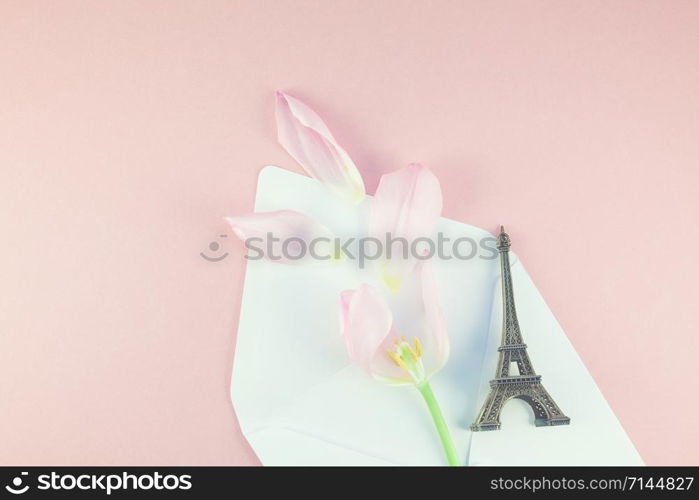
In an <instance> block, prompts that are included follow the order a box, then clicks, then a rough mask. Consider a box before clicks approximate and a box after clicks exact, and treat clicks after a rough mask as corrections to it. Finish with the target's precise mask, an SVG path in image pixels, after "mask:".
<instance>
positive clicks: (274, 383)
mask: <svg viewBox="0 0 699 500" xmlns="http://www.w3.org/2000/svg"><path fill="white" fill-rule="evenodd" d="M367 205H368V202H365V203H363V204H362V205H360V206H359V207H358V208H351V207H347V206H346V205H344V204H343V203H342V202H339V201H336V200H335V198H334V197H333V196H332V195H331V194H329V193H327V192H326V190H325V189H324V188H323V187H322V186H320V185H319V184H318V183H317V182H316V181H314V180H312V179H310V178H307V177H304V176H302V175H298V174H294V173H292V172H289V171H286V170H283V169H280V168H278V167H273V166H268V167H265V168H264V169H263V170H262V171H261V173H260V176H259V181H258V186H257V198H256V202H255V211H257V212H267V211H272V210H281V209H292V210H297V211H300V212H303V213H305V214H307V215H309V216H312V217H314V218H315V219H316V220H318V221H319V222H321V223H323V224H325V225H326V226H327V227H329V228H330V229H331V230H333V232H335V234H337V235H338V236H340V237H350V236H356V235H363V234H365V232H366V231H365V224H366V213H367ZM497 222H499V221H497ZM438 230H440V231H442V232H443V233H444V234H445V235H446V236H447V237H450V238H451V239H452V240H454V239H456V238H460V237H470V238H472V239H473V240H474V241H480V240H481V239H482V238H485V237H489V236H492V235H490V234H489V233H488V232H487V231H484V230H482V229H478V228H476V227H473V226H469V225H467V224H463V223H460V222H456V221H452V220H449V219H441V221H440V223H439V227H438ZM516 244H517V243H516V241H515V242H513V246H515V247H516ZM486 257H490V258H486ZM511 262H512V273H513V281H514V287H515V297H516V301H517V311H518V314H519V318H520V325H521V327H522V333H523V336H524V339H525V342H526V343H527V344H528V345H529V349H528V351H529V355H530V357H531V359H532V362H533V364H534V367H535V369H536V370H537V372H538V373H539V374H541V375H542V376H543V383H544V385H545V387H546V388H547V389H548V390H549V392H550V393H551V395H552V396H553V397H554V399H555V400H556V401H557V403H558V404H559V406H560V407H561V408H562V409H563V411H564V412H565V413H566V414H567V415H568V416H569V417H571V419H572V424H571V425H570V426H561V427H545V428H543V427H534V426H533V415H531V411H529V410H528V413H527V411H523V410H525V409H524V408H521V407H519V406H518V405H517V403H518V401H517V402H509V403H508V405H507V406H506V407H505V411H504V412H503V418H502V420H503V426H502V429H501V430H499V431H491V432H485V433H483V432H482V433H472V432H471V431H470V430H469V426H470V425H471V423H473V420H474V419H475V417H476V415H477V413H478V411H479V409H480V406H481V405H482V403H483V399H484V398H485V396H486V393H485V391H486V389H487V385H488V380H489V379H490V378H491V377H492V375H493V374H494V373H495V365H494V363H495V361H496V359H497V350H496V349H497V346H498V345H499V342H500V339H499V335H500V325H499V317H500V311H499V308H500V297H499V262H498V260H497V259H493V258H492V254H491V253H489V252H485V251H482V252H479V255H478V256H476V257H475V258H472V259H469V260H458V259H452V260H439V259H434V265H435V271H436V277H437V280H438V284H439V292H440V303H441V305H442V309H443V312H444V315H445V320H446V324H447V328H448V331H449V337H450V342H451V357H450V359H449V362H448V364H447V366H446V367H445V369H444V370H442V371H441V372H439V373H438V374H437V375H435V377H434V378H433V379H432V387H433V389H434V392H435V394H436V396H437V398H438V400H439V402H440V405H441V407H442V411H443V412H444V415H445V418H446V420H447V422H448V424H449V426H450V428H451V430H452V435H453V438H454V441H455V443H456V447H457V450H458V452H459V455H460V456H461V458H462V461H463V463H464V464H472V465H486V464H487V465H496V464H530V465H546V464H551V465H564V464H588V465H595V464H641V463H642V462H641V459H640V457H639V456H638V454H637V452H636V450H635V449H634V447H633V445H632V444H631V442H630V441H629V439H628V437H627V436H626V434H625V433H624V431H623V429H622V427H621V425H620V424H619V422H618V421H617V419H616V418H615V416H614V414H613V413H612V411H611V409H610V408H609V406H608V405H607V403H606V402H605V400H604V398H603V396H602V395H601V393H600V392H599V390H598V389H597V387H596V385H595V383H594V381H593V380H592V378H591V377H590V375H589V373H588V372H587V370H586V369H585V367H584V365H583V364H582V362H581V361H580V359H579V358H578V356H577V354H576V353H575V350H574V349H573V347H572V345H571V344H570V343H569V342H568V340H567V338H566V336H565V334H564V332H563V331H562V330H561V328H560V326H559V325H558V323H557V322H556V320H555V318H554V317H553V314H552V313H551V311H550V310H549V309H548V307H547V306H546V304H545V303H544V301H543V299H542V298H541V296H540V295H539V293H538V291H537V290H536V287H535V286H534V285H533V283H532V282H531V280H530V279H529V276H528V275H527V274H526V272H525V271H524V269H523V267H522V266H521V264H519V263H518V260H517V258H516V256H515V255H514V254H511ZM351 264H352V263H351V262H345V263H344V264H340V265H332V264H330V265H326V266H324V265H310V266H290V265H280V264H274V263H270V262H267V261H259V260H258V261H252V260H251V261H249V262H248V264H247V271H246V276H245V285H244V289H243V300H242V305H241V312H240V324H239V327H238V337H237V344H236V350H235V360H234V365H233V375H232V383H231V397H232V400H233V405H234V407H235V410H236V414H237V416H238V420H239V422H240V426H241V428H242V431H243V434H244V435H245V437H246V438H247V439H248V442H249V443H250V445H251V446H252V447H253V449H254V450H255V452H256V454H257V456H258V457H259V458H260V460H261V461H262V463H263V464H265V465H444V464H445V459H444V455H443V452H442V449H441V447H440V445H439V440H438V438H437V435H436V431H435V430H434V427H433V424H432V421H431V419H430V417H429V413H428V411H427V409H426V407H425V405H424V402H423V401H422V399H421V397H420V395H419V393H418V392H417V391H416V390H415V389H413V388H412V387H392V386H386V385H383V384H381V383H379V382H377V381H375V380H373V379H371V378H370V377H369V376H368V375H367V374H365V373H364V372H363V371H362V370H361V369H359V368H357V367H355V366H353V365H351V364H350V363H349V361H348V357H347V353H346V351H345V346H344V342H343V341H342V339H341V338H340V336H339V329H338V296H339V293H340V292H341V291H342V290H346V289H349V288H356V287H357V286H358V285H359V284H360V283H362V282H363V281H364V279H363V278H365V276H364V275H363V273H362V272H357V271H356V270H355V269H354V268H353V267H352V265H351Z"/></svg>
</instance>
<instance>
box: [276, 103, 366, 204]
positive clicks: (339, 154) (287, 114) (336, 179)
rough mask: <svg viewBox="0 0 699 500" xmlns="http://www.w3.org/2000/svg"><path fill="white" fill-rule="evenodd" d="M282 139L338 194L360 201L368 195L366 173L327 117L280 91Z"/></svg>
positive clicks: (310, 171)
mask: <svg viewBox="0 0 699 500" xmlns="http://www.w3.org/2000/svg"><path fill="white" fill-rule="evenodd" d="M276 117H277V135H278V138H279V143H280V144H281V145H282V146H283V147H284V148H285V149H286V150H287V151H288V152H289V154H290V155H291V156H292V157H293V158H294V159H295V160H296V161H297V162H298V163H299V164H300V165H301V166H302V167H303V168H304V170H305V171H306V172H307V173H308V175H310V176H311V177H314V178H316V179H318V180H319V181H320V182H321V183H322V184H324V185H325V186H326V187H327V188H328V189H330V190H331V191H332V192H333V193H334V194H335V195H337V196H338V197H340V198H342V199H344V200H347V201H350V202H352V203H357V202H359V201H361V200H362V199H363V198H364V195H365V189H364V182H363V181H362V176H361V175H360V174H359V171H358V170H357V167H356V166H355V165H354V163H353V162H352V159H351V158H350V156H349V155H348V154H347V152H346V151H345V150H344V149H343V148H342V147H341V146H340V145H339V144H338V143H337V141H336V140H335V138H334V137H333V135H332V134H331V133H330V130H329V129H328V127H327V126H326V125H325V123H324V122H323V120H322V119H321V118H320V117H319V116H318V115H317V114H316V113H315V112H314V111H313V110H312V109H311V108H309V107H308V106H306V105H305V104H304V103H302V102H301V101H299V100H298V99H296V98H294V97H291V96H290V95H288V94H285V93H283V92H277V105H276Z"/></svg>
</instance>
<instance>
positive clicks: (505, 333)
mask: <svg viewBox="0 0 699 500" xmlns="http://www.w3.org/2000/svg"><path fill="white" fill-rule="evenodd" d="M497 248H498V251H499V252H500V268H501V271H502V273H501V274H502V307H503V324H502V344H501V345H500V347H499V348H498V351H499V353H500V355H499V358H498V367H497V370H496V372H495V378H494V379H493V380H491V381H490V394H488V398H487V399H486V400H485V403H484V404H483V408H482V409H481V412H480V413H479V415H478V418H477V419H476V421H475V423H474V424H473V425H472V426H471V430H473V431H495V430H498V429H500V412H501V411H502V407H503V406H504V405H505V403H507V402H508V401H509V400H510V399H512V398H518V399H521V400H523V401H526V402H527V403H528V404H529V406H531V408H532V410H534V417H535V419H536V420H535V424H536V425H537V427H538V426H546V425H567V424H570V418H568V417H566V416H565V415H564V414H563V412H562V411H561V409H560V408H559V407H558V405H557V404H556V402H555V401H554V400H553V398H552V397H551V396H550V395H549V393H548V392H546V389H544V386H543V385H542V383H541V375H537V374H536V372H535V371H534V368H533V367H532V363H531V361H530V360H529V355H528V354H527V344H525V343H524V342H523V341H522V334H521V333H520V331H519V323H518V321H517V312H516V311H515V301H514V295H513V293H512V275H511V274H510V258H509V250H510V237H509V236H508V235H507V233H506V232H505V228H503V227H502V226H500V235H499V236H498V245H497ZM511 372H513V373H511Z"/></svg>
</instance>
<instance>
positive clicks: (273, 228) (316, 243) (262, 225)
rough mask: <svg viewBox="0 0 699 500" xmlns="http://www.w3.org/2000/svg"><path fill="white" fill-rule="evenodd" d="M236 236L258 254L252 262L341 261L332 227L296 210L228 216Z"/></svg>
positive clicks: (251, 257)
mask: <svg viewBox="0 0 699 500" xmlns="http://www.w3.org/2000/svg"><path fill="white" fill-rule="evenodd" d="M226 221H227V222H228V224H230V226H231V228H232V229H233V232H234V233H235V235H236V236H237V237H238V238H240V239H241V240H242V241H243V242H245V246H246V247H247V248H248V249H249V250H252V251H253V252H254V254H251V253H250V252H248V257H247V258H248V259H251V260H258V259H260V258H265V259H267V260H269V261H271V262H278V263H283V264H297V263H302V262H308V261H309V260H311V259H313V260H318V261H329V260H337V259H338V258H339V254H338V253H337V251H336V248H335V247H336V245H335V236H334V234H333V233H332V231H330V230H329V229H328V228H326V227H325V226H323V225H322V224H319V223H318V222H316V221H315V220H313V219H312V218H310V217H308V216H307V215H304V214H302V213H301V212H296V211H294V210H278V211H275V212H262V213H251V214H248V215H240V216H232V217H226Z"/></svg>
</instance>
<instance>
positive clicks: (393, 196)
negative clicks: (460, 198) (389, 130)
mask: <svg viewBox="0 0 699 500" xmlns="http://www.w3.org/2000/svg"><path fill="white" fill-rule="evenodd" d="M441 213H442V190H441V188H440V185H439V180H438V179H437V177H436V176H435V175H434V174H433V173H432V172H431V171H430V170H429V169H428V168H427V167H424V166H422V165H420V164H417V163H413V164H410V165H408V166H407V167H405V168H402V169H400V170H398V171H396V172H393V173H390V174H386V175H383V176H382V177H381V180H380V181H379V186H378V188H377V189H376V195H375V196H374V199H373V200H372V203H371V209H370V215H369V234H370V235H372V236H373V237H375V238H378V239H379V240H380V241H383V242H389V241H392V242H393V243H392V244H391V245H390V247H391V251H390V253H389V250H388V248H387V249H386V255H387V257H390V259H389V260H388V261H386V262H383V263H382V265H381V275H382V279H383V281H384V283H385V284H386V285H387V286H388V288H389V289H390V290H391V291H393V292H394V293H395V292H397V291H399V290H400V286H401V282H402V280H403V278H404V277H405V275H406V274H407V273H409V272H410V271H411V270H412V268H413V266H414V262H415V255H411V254H412V253H413V252H414V251H415V250H418V251H420V252H421V254H422V253H424V250H425V249H424V247H423V248H422V249H421V250H420V249H419V248H418V249H416V248H415V247H413V243H414V242H415V240H416V239H417V238H426V237H429V236H430V235H431V234H432V231H433V230H434V227H435V225H436V224H437V221H438V220H439V216H440V214H441ZM418 243H420V242H418ZM388 246H389V245H387V247H388ZM416 246H419V245H416Z"/></svg>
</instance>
